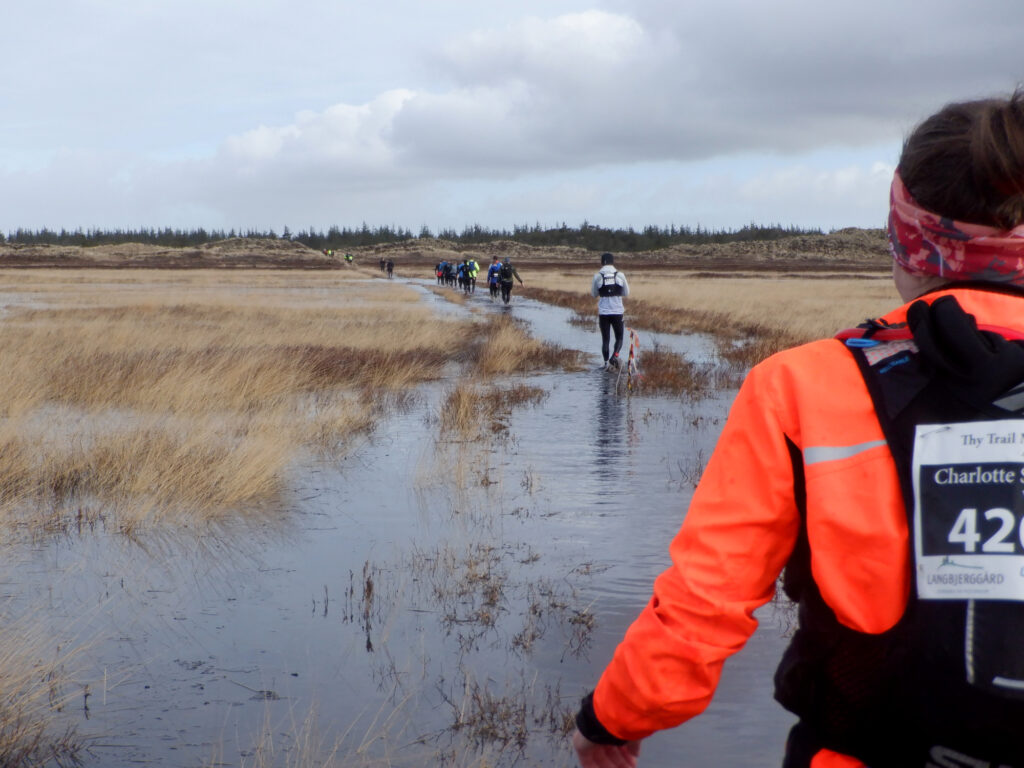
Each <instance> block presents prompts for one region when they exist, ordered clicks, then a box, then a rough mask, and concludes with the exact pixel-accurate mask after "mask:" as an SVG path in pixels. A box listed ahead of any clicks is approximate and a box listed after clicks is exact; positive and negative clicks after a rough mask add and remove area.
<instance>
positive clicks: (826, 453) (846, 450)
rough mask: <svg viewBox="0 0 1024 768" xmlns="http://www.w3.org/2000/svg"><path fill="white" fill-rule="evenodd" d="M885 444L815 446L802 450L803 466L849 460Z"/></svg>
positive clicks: (878, 441)
mask: <svg viewBox="0 0 1024 768" xmlns="http://www.w3.org/2000/svg"><path fill="white" fill-rule="evenodd" d="M885 444H886V442H885V440H871V441H869V442H867V443H858V444H857V445H837V446H815V447H813V448H804V466H810V465H811V464H820V463H821V462H823V461H839V460H840V459H849V458H850V457H852V456H856V455H857V454H858V453H864V451H870V450H871V449H872V448H878V447H879V446H882V445H885Z"/></svg>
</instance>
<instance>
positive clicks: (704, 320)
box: [523, 262, 900, 365]
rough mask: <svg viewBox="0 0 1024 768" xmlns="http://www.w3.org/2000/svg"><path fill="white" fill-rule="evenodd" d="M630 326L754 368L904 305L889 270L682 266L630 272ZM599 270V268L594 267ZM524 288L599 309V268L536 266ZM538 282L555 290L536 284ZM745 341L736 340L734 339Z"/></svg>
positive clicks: (590, 311) (587, 310) (584, 311)
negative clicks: (716, 342)
mask: <svg viewBox="0 0 1024 768" xmlns="http://www.w3.org/2000/svg"><path fill="white" fill-rule="evenodd" d="M622 269H623V271H624V272H625V273H626V275H627V277H628V278H629V285H630V296H629V298H628V299H627V300H626V313H627V315H626V316H627V323H628V324H629V325H632V326H634V327H636V328H639V329H645V330H651V331H657V332H665V333H681V332H686V331H690V332H699V333H708V334H711V335H714V336H715V337H717V338H719V339H720V340H721V341H722V345H721V350H722V354H723V356H724V357H726V358H727V359H731V360H733V361H734V362H737V363H740V364H744V365H749V364H750V363H753V362H757V361H758V360H760V359H763V358H764V357H766V356H767V355H769V354H771V353H773V352H775V351H778V350H779V349H784V348H786V347H790V346H793V345H795V344H800V343H803V342H806V341H810V340H812V339H816V338H821V337H824V336H830V335H832V334H834V333H835V332H836V331H838V330H840V329H842V328H847V327H850V326H853V325H856V324H857V323H860V322H862V321H863V320H864V319H866V318H868V317H877V316H879V315H881V314H884V313H885V312H886V311H888V310H889V309H891V308H893V307H894V306H897V305H898V304H899V303H900V300H899V297H898V295H897V293H896V290H895V288H894V287H893V285H892V280H891V278H889V277H888V275H884V274H878V275H874V276H867V277H865V276H859V277H852V276H850V275H846V274H836V275H828V274H827V273H826V274H823V275H814V276H810V275H805V276H801V275H798V274H777V275H771V274H764V275H758V276H744V277H736V276H725V275H722V276H716V275H709V274H706V273H701V274H696V273H690V272H683V271H679V270H637V271H632V272H631V271H630V270H629V266H628V264H626V263H625V262H624V263H623V265H622ZM595 271H596V270H595ZM531 276H532V277H533V278H534V279H533V280H531V286H530V287H527V288H525V289H524V290H523V293H524V294H526V295H529V296H531V297H533V298H537V299H539V300H541V301H547V302H550V303H554V304H558V305H560V306H565V307H569V308H571V309H574V310H575V311H576V312H578V313H579V314H580V315H582V316H584V317H592V316H594V315H595V313H596V308H595V307H596V300H595V299H593V298H591V296H590V279H591V278H592V277H593V271H589V270H586V271H585V270H565V269H557V270H555V269H552V270H547V271H539V270H538V271H534V272H533V273H531ZM537 283H542V284H545V285H551V286H553V287H554V288H553V289H543V288H535V287H532V286H533V285H536V284H537ZM737 341H742V342H744V343H743V344H741V345H736V344H735V342H737Z"/></svg>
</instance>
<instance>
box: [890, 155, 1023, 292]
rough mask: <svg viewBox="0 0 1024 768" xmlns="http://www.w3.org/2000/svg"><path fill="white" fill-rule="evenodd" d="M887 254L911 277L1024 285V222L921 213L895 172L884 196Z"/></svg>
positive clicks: (922, 209) (929, 212)
mask: <svg viewBox="0 0 1024 768" xmlns="http://www.w3.org/2000/svg"><path fill="white" fill-rule="evenodd" d="M889 253H891V254H892V257H893V259H895V260H896V263H897V264H899V265H900V266H901V267H903V268H904V269H905V270H907V271H908V272H910V273H911V274H914V275H939V276H940V277H944V278H946V279H948V280H987V281H990V282H998V283H1013V284H1015V285H1022V286H1024V224H1022V225H1020V226H1017V227H1015V228H1013V229H997V228H996V227H986V226H984V225H982V224H969V223H967V222H964V221H954V220H953V219H948V218H946V217H944V216H939V215H938V214H936V213H932V212H931V211H926V210H925V209H924V208H922V207H921V206H919V205H918V204H917V201H916V200H914V198H913V197H911V196H910V192H909V191H908V190H907V188H906V187H905V186H904V185H903V179H901V178H900V174H899V171H897V172H896V175H895V176H893V180H892V191H891V192H890V195H889Z"/></svg>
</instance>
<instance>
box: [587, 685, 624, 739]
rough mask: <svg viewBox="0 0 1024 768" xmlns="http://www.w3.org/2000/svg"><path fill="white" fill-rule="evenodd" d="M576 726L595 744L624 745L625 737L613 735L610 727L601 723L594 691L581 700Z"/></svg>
mask: <svg viewBox="0 0 1024 768" xmlns="http://www.w3.org/2000/svg"><path fill="white" fill-rule="evenodd" d="M576 728H577V729H578V730H579V732H580V733H581V734H583V736H584V737H585V738H587V739H589V740H590V741H592V742H594V743H595V744H614V745H616V746H622V745H623V744H625V743H626V740H625V739H620V738H619V737H618V736H613V735H612V734H611V733H609V732H608V729H607V728H605V727H604V726H603V725H601V721H600V720H598V719H597V713H596V712H594V693H593V692H590V693H588V694H587V695H586V696H584V697H583V701H582V702H580V711H579V712H577V713H576Z"/></svg>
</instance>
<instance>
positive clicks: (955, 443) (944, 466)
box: [913, 419, 1024, 601]
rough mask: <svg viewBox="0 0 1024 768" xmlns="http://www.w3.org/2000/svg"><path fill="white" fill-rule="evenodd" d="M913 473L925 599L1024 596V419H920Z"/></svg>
mask: <svg viewBox="0 0 1024 768" xmlns="http://www.w3.org/2000/svg"><path fill="white" fill-rule="evenodd" d="M913 478H914V483H913V484H914V531H913V535H914V559H915V567H916V569H917V595H918V597H919V598H921V599H924V600H1017V601H1024V419H1010V420H1005V421H974V422H967V423H961V424H939V425H936V424H931V425H927V426H924V425H918V426H917V429H916V432H915V436H914V455H913Z"/></svg>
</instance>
